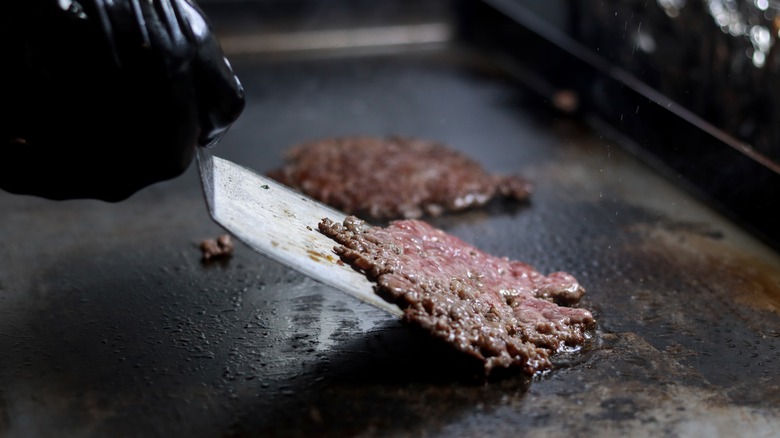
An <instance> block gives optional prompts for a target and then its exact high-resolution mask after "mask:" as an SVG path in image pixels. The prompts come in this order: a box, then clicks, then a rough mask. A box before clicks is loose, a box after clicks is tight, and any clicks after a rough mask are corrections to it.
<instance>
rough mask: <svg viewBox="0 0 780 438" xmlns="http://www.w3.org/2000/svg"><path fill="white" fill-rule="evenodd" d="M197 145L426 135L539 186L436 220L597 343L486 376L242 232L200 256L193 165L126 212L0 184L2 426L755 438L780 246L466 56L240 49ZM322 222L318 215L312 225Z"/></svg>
mask: <svg viewBox="0 0 780 438" xmlns="http://www.w3.org/2000/svg"><path fill="white" fill-rule="evenodd" d="M233 63H234V66H235V67H236V69H237V71H238V72H239V74H240V75H241V77H242V79H243V82H244V85H245V87H246V91H247V95H248V105H247V108H246V112H245V114H244V116H243V117H242V118H241V120H239V122H238V123H236V125H235V126H234V127H233V129H232V130H231V131H230V132H229V134H228V136H227V137H226V138H225V141H224V142H223V143H222V144H221V145H220V146H219V147H218V149H217V150H215V153H218V155H221V156H223V157H225V158H228V159H231V160H233V161H236V162H238V163H241V164H244V165H247V166H249V167H251V168H254V169H257V170H259V171H265V170H268V169H271V168H274V167H276V166H278V165H279V164H280V163H281V156H282V155H281V154H282V152H283V150H285V149H286V148H287V147H289V146H290V145H291V144H297V143H300V142H303V141H308V140H313V139H318V138H324V137H332V136H336V135H356V134H364V135H394V134H398V135H409V136H416V137H421V138H430V139H434V140H439V141H443V142H446V143H447V144H449V145H452V146H453V147H454V148H456V149H458V150H461V151H463V152H465V153H467V154H469V155H472V156H474V157H476V158H478V159H479V160H480V162H481V163H482V164H483V165H484V166H485V167H486V168H487V169H488V170H490V171H494V172H507V173H509V172H518V173H520V174H522V175H524V176H526V177H528V178H529V179H530V180H532V181H533V182H534V184H535V186H536V192H535V194H534V197H533V199H532V201H531V202H530V203H529V204H528V205H524V206H520V207H517V206H516V205H515V206H512V205H506V204H502V203H500V202H497V203H493V204H491V205H490V206H489V207H488V208H487V209H485V210H477V211H472V212H468V213H464V214H458V215H453V216H446V217H441V218H437V219H435V220H433V223H434V225H435V226H437V227H440V228H443V229H444V230H446V231H447V232H449V233H452V234H454V235H456V236H458V237H460V238H462V239H464V240H466V241H467V242H469V243H472V244H474V245H476V246H478V247H479V248H481V249H483V250H485V251H487V252H489V253H491V254H496V255H506V256H509V257H511V258H514V259H518V260H523V261H526V262H528V263H530V264H532V265H534V266H535V267H536V268H537V269H538V270H539V271H541V272H543V273H549V272H552V271H555V270H563V271H567V272H570V273H571V274H573V275H574V276H575V277H576V278H577V279H578V280H579V281H580V282H581V283H582V284H583V286H584V287H585V288H586V289H587V294H586V295H585V297H584V298H583V301H582V305H583V306H584V307H586V308H588V309H592V310H594V313H595V316H596V320H597V321H598V327H597V332H598V336H597V338H596V339H595V340H594V345H593V348H592V349H591V350H589V351H588V352H586V353H585V354H582V355H577V356H573V357H565V358H561V360H560V361H559V364H560V366H561V368H559V369H557V370H555V371H554V372H552V373H550V374H548V375H545V376H542V377H540V378H538V379H534V380H533V381H528V380H527V379H526V378H524V377H523V376H520V375H517V376H513V375H509V376H503V377H502V378H500V379H495V380H492V381H489V382H484V381H483V380H482V379H481V378H478V377H475V376H474V375H473V374H472V373H470V371H469V370H468V369H464V368H462V367H460V366H459V365H458V364H459V361H458V359H457V356H456V355H453V354H452V353H451V352H450V351H449V350H446V349H442V348H440V346H439V345H438V344H436V343H435V342H432V341H430V340H428V339H427V338H426V337H425V336H420V334H419V333H415V332H413V331H411V330H410V329H409V328H407V327H405V326H403V325H401V323H400V322H399V321H397V320H395V319H394V318H393V317H390V316H388V315H386V314H385V313H383V312H381V311H379V310H376V309H373V308H371V307H369V306H368V305H365V304H362V303H359V302H357V301H356V300H354V299H352V298H351V297H349V296H347V295H344V294H340V293H338V292H336V291H334V290H332V289H329V288H327V287H324V286H321V285H319V284H317V283H315V282H313V281H311V280H308V279H306V278H303V277H301V276H300V275H298V274H296V273H295V272H292V271H289V270H287V269H285V268H282V267H281V266H279V265H277V264H276V263H274V262H272V261H269V260H266V259H264V258H262V257H261V256H258V255H256V254H254V253H252V252H251V251H249V250H248V249H247V248H246V247H244V246H242V245H238V246H237V248H236V250H235V254H234V257H233V258H232V259H230V260H229V261H227V262H226V263H214V264H209V265H204V264H201V262H200V251H199V249H198V248H197V244H198V243H199V242H200V241H201V240H202V239H204V238H210V237H215V236H217V235H218V234H219V233H221V230H220V229H219V228H218V227H217V226H216V225H215V224H214V223H213V222H211V221H210V219H209V217H208V215H207V212H206V208H205V205H204V202H203V200H202V196H201V193H200V187H199V185H198V179H197V176H196V175H195V173H194V169H190V171H189V172H188V173H187V174H185V175H184V176H182V177H181V178H178V179H176V180H174V181H171V182H167V183H163V184H160V185H157V186H155V187H152V188H149V189H147V190H145V191H143V192H141V193H139V194H138V195H136V196H134V197H133V198H131V199H130V200H128V201H126V202H123V203H121V204H115V205H112V204H104V203H98V202H92V201H72V202H63V203H55V202H49V201H43V200H39V199H34V198H28V197H20V196H11V195H7V194H4V193H0V209H1V210H2V211H3V214H2V215H0V230H2V236H3V239H2V240H0V250H2V252H3V254H4V255H5V257H4V262H3V264H2V265H1V266H0V352H2V353H0V354H1V355H2V360H0V434H6V432H7V434H10V435H12V436H28V435H41V434H43V435H48V434H51V433H53V432H57V433H62V434H67V435H69V436H87V435H89V436H94V435H107V434H116V433H118V432H121V433H122V434H128V435H143V436H170V435H187V436H219V435H238V436H257V435H260V436H312V435H313V434H315V433H316V435H318V436H339V437H340V436H355V435H360V436H372V435H383V436H386V435H412V436H422V435H425V436H477V435H482V434H483V433H495V434H498V435H500V436H517V435H518V433H519V432H520V431H522V433H523V434H524V435H529V436H542V435H550V434H552V435H563V434H565V435H572V436H593V435H594V434H596V435H610V436H612V435H614V436H619V435H629V434H630V435H633V436H642V435H664V434H668V435H675V434H690V433H694V432H696V431H702V430H707V431H714V432H713V433H717V432H721V434H722V435H723V436H728V435H736V434H742V435H745V434H748V435H751V434H761V433H768V432H770V431H774V430H777V428H778V427H780V409H779V408H778V406H780V373H778V372H777V368H778V365H780V277H779V276H780V274H778V273H780V261H778V260H779V258H778V255H777V253H775V252H772V251H771V250H769V249H767V248H765V247H763V246H762V245H761V244H760V243H759V242H757V241H756V240H754V239H753V238H752V237H751V236H749V235H746V234H745V233H744V232H743V231H741V230H740V229H739V228H738V227H736V226H735V225H734V224H731V223H729V222H727V221H726V220H724V219H723V218H722V217H721V216H719V215H717V214H716V213H715V212H713V211H712V210H710V209H708V208H706V207H704V206H703V205H702V204H700V203H699V202H697V201H696V200H695V199H694V198H692V197H691V196H689V195H688V194H686V193H685V192H684V191H682V190H681V189H679V188H677V187H675V186H674V184H673V181H668V180H665V179H663V178H661V177H660V176H658V175H657V174H656V173H654V172H653V171H652V170H650V169H649V168H647V167H645V166H644V165H642V164H641V163H639V162H637V161H636V160H634V159H633V158H632V157H631V156H628V155H627V154H626V153H624V152H623V151H622V150H621V149H620V147H619V146H618V144H616V143H615V142H614V141H613V140H610V139H609V138H608V137H606V136H604V135H602V134H601V133H599V132H592V131H590V130H588V129H587V128H585V127H583V126H581V125H579V124H578V123H577V122H575V121H573V120H566V119H565V118H564V117H562V116H560V115H558V114H555V113H553V112H550V111H548V110H546V109H545V107H544V106H543V105H538V104H537V102H534V99H532V98H531V96H530V95H529V94H525V93H524V92H523V91H522V90H521V89H520V88H518V87H517V84H515V83H514V82H513V80H512V79H511V78H510V77H509V76H507V75H504V74H503V73H502V72H501V71H500V69H497V68H495V67H494V66H492V65H490V64H486V63H485V62H484V60H480V59H473V58H470V57H467V56H462V55H461V54H458V53H451V52H441V53H423V54H417V55H410V54H407V55H398V56H384V57H375V58H365V57H364V58H344V59H319V60H298V61H296V60H288V61H281V60H280V61H276V62H259V61H256V60H251V59H246V60H242V59H237V60H234V61H233ZM314 226H316V224H314Z"/></svg>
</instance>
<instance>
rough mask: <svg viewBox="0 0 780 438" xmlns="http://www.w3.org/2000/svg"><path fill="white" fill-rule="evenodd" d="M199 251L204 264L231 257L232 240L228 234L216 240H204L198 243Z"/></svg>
mask: <svg viewBox="0 0 780 438" xmlns="http://www.w3.org/2000/svg"><path fill="white" fill-rule="evenodd" d="M200 251H201V252H202V254H203V256H202V260H203V261H204V262H206V261H209V260H213V259H221V258H228V257H230V256H231V255H233V240H232V239H231V238H230V235H229V234H223V235H221V236H219V237H217V238H216V239H205V240H203V241H202V242H200Z"/></svg>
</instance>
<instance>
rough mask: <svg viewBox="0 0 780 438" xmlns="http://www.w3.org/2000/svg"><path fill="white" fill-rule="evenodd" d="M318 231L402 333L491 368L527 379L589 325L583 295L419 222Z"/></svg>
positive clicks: (565, 277)
mask: <svg viewBox="0 0 780 438" xmlns="http://www.w3.org/2000/svg"><path fill="white" fill-rule="evenodd" d="M319 229H320V231H321V232H322V233H323V234H325V235H327V236H329V237H331V238H332V239H334V240H335V241H337V242H338V243H339V244H340V245H337V246H336V247H335V248H334V249H335V251H336V252H337V253H338V254H339V255H340V256H341V258H342V259H343V260H344V261H346V262H348V263H349V264H350V265H352V266H353V267H355V268H357V269H359V270H361V271H362V272H364V273H365V274H366V275H367V276H368V278H369V279H370V280H372V281H374V282H375V283H376V292H377V294H378V295H380V296H381V297H382V298H384V299H385V300H387V301H389V302H391V303H395V304H397V305H398V306H399V307H400V308H401V309H402V310H403V312H404V315H403V320H404V321H405V322H406V323H409V324H412V325H416V326H419V327H422V328H423V329H425V330H426V331H428V332H430V333H431V334H432V335H433V336H434V337H436V338H439V339H441V340H443V341H444V342H446V343H448V344H450V345H451V346H453V347H455V348H456V349H457V350H460V351H462V352H463V353H466V354H468V355H470V356H473V357H475V358H477V359H479V360H481V361H482V362H483V364H484V368H485V372H486V373H487V374H489V373H490V371H491V370H492V369H494V368H519V369H521V370H522V371H523V372H524V373H526V374H529V375H530V374H534V373H536V372H539V371H545V370H548V369H550V368H551V367H552V362H551V361H550V357H551V355H553V354H554V353H556V352H559V351H561V350H564V349H571V348H576V347H578V346H581V345H582V344H583V343H584V342H585V341H586V340H587V339H588V337H589V335H588V329H590V328H592V327H593V326H594V324H595V322H594V319H593V316H592V315H591V313H590V312H589V311H587V310H585V309H580V308H572V307H567V306H571V305H574V304H576V303H577V302H578V301H579V300H580V298H581V297H582V296H583V294H584V293H585V291H584V289H583V288H582V287H581V286H580V285H579V283H578V282H577V280H576V279H575V278H574V277H573V276H571V275H569V274H567V273H564V272H554V273H552V274H550V275H548V276H544V275H542V274H540V273H539V272H537V271H536V270H534V269H533V268H532V267H531V266H529V265H527V264H525V263H522V262H519V261H513V260H510V259H508V258H506V257H501V258H499V257H495V256H491V255H489V254H486V253H484V252H482V251H480V250H479V249H477V248H475V247H473V246H471V245H469V244H467V243H465V242H463V241H462V240H460V239H458V238H456V237H454V236H451V235H448V234H446V233H445V232H444V231H441V230H439V229H436V228H433V227H432V226H430V225H429V224H427V223H425V222H422V221H419V220H397V221H393V222H391V223H390V224H389V225H388V226H387V227H372V226H369V225H367V224H366V223H365V222H363V221H362V220H360V219H358V218H356V217H354V216H350V217H348V218H347V219H346V220H345V221H344V223H343V224H340V223H337V222H333V221H332V220H331V219H328V218H325V219H323V220H322V221H321V222H320V224H319Z"/></svg>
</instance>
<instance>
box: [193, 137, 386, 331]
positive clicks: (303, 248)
mask: <svg viewBox="0 0 780 438" xmlns="http://www.w3.org/2000/svg"><path fill="white" fill-rule="evenodd" d="M198 168H199V169H200V176H201V181H202V183H203V191H204V194H205V197H206V203H207V205H208V209H209V213H210V214H211V217H212V218H213V219H214V221H215V222H217V224H219V225H221V226H222V227H223V228H225V229H226V230H227V231H229V232H230V233H231V234H232V235H233V236H235V237H236V238H237V239H238V240H240V241H241V242H243V243H244V244H246V245H247V246H249V247H250V248H252V249H254V250H255V251H257V252H258V253H260V254H262V255H264V256H266V257H269V258H271V259H273V260H275V261H277V262H279V263H282V264H284V265H286V266H288V267H290V268H292V269H295V270H297V271H299V272H301V273H302V274H304V275H306V276H308V277H310V278H312V279H314V280H317V281H319V282H321V283H324V284H326V285H328V286H331V287H334V288H336V289H339V290H341V291H344V292H346V293H348V294H350V295H352V296H354V297H357V298H358V299H360V300H362V301H365V302H367V303H369V304H372V305H374V306H376V307H378V308H380V309H383V310H386V311H388V312H390V313H391V314H393V315H396V316H400V315H401V310H400V309H399V308H398V307H397V306H395V305H393V304H390V303H388V302H387V301H384V300H383V299H382V298H380V297H379V296H377V295H376V294H375V293H374V291H373V285H372V284H371V282H370V281H369V280H368V279H367V278H366V277H365V275H364V274H361V273H359V272H357V271H355V270H354V269H352V268H351V267H349V266H348V265H346V264H344V263H342V262H341V261H340V260H339V258H338V256H337V255H336V254H335V253H334V252H333V247H334V245H335V242H334V241H333V240H331V239H330V238H329V237H327V236H325V235H323V234H322V233H320V232H319V230H318V229H317V224H319V222H320V220H321V219H323V218H325V217H328V218H330V219H332V220H334V221H338V222H341V221H343V220H344V219H345V217H346V214H345V213H343V212H340V211H338V210H335V209H333V208H330V207H328V206H326V205H324V204H322V203H320V202H317V201H315V200H313V199H311V198H309V197H307V196H305V195H303V194H301V193H299V192H297V191H294V190H292V189H290V188H288V187H286V186H284V185H282V184H279V183H278V182H276V181H274V180H273V179H271V178H268V177H266V176H263V175H260V174H258V173H256V172H254V171H252V170H250V169H247V168H245V167H243V166H240V165H238V164H235V163H233V162H231V161H228V160H225V159H223V158H219V157H215V156H213V155H211V154H210V153H209V152H208V151H207V150H205V149H203V148H199V150H198Z"/></svg>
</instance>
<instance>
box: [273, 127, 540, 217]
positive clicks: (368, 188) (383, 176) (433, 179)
mask: <svg viewBox="0 0 780 438" xmlns="http://www.w3.org/2000/svg"><path fill="white" fill-rule="evenodd" d="M286 158H287V162H286V164H284V165H283V166H282V167H280V168H278V169H275V170H273V171H271V172H268V176H269V177H271V178H273V179H275V180H277V181H279V182H281V183H283V184H285V185H288V186H290V187H293V188H295V189H297V190H300V191H301V192H303V193H305V194H306V195H308V196H310V197H312V198H315V199H317V200H319V201H320V202H323V203H325V204H328V205H330V206H332V207H334V208H337V209H339V210H341V211H344V212H346V213H349V214H354V215H356V216H358V217H362V218H364V219H398V218H407V219H408V218H419V217H422V216H426V215H427V216H438V215H441V214H444V213H446V212H450V211H458V210H464V209H468V208H473V207H478V206H481V205H484V204H486V203H488V202H489V201H490V200H492V199H494V198H498V197H504V198H510V199H514V200H518V201H524V200H526V199H528V197H529V196H530V194H531V191H532V184H531V183H530V182H528V181H527V180H525V179H523V178H521V177H519V176H514V175H506V176H505V175H496V174H490V173H488V172H486V171H485V169H483V168H482V166H481V165H480V164H479V163H477V162H476V161H474V160H472V159H471V158H469V157H467V156H465V155H463V154H461V153H459V152H457V151H455V150H452V149H451V148H449V147H447V146H445V145H443V144H441V143H437V142H433V141H425V140H418V139H409V138H401V137H389V138H373V137H341V138H331V139H324V140H319V141H314V142H311V143H305V144H302V145H299V146H296V147H293V148H291V149H290V150H289V151H288V153H287V157H286Z"/></svg>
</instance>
